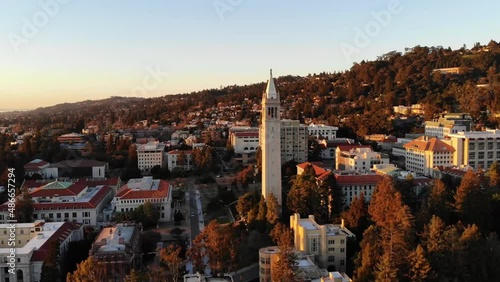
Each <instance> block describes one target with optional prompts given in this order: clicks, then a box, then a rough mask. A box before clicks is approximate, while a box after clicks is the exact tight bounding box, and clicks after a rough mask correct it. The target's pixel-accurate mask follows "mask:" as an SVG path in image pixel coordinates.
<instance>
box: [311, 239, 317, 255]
mask: <svg viewBox="0 0 500 282" xmlns="http://www.w3.org/2000/svg"><path fill="white" fill-rule="evenodd" d="M317 241H318V239H316V238H312V239H311V252H313V253H315V252H317V251H318V242H317Z"/></svg>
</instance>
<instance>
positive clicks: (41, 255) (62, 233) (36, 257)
mask: <svg viewBox="0 0 500 282" xmlns="http://www.w3.org/2000/svg"><path fill="white" fill-rule="evenodd" d="M80 228H82V224H80V223H76V222H65V223H63V225H61V227H59V229H57V231H56V232H54V234H52V236H50V238H49V239H47V241H45V243H43V245H42V246H41V247H40V248H38V249H37V250H35V251H33V255H32V256H31V261H45V259H46V258H47V255H48V252H49V250H50V245H51V243H52V242H54V241H56V240H58V241H59V242H63V241H64V240H66V238H68V236H69V235H70V234H71V232H73V231H74V230H78V229H80Z"/></svg>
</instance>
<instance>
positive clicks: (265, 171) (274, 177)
mask: <svg viewBox="0 0 500 282" xmlns="http://www.w3.org/2000/svg"><path fill="white" fill-rule="evenodd" d="M280 119H281V117H280V95H279V93H278V92H277V91H276V87H275V86H274V80H273V72H272V70H271V74H270V77H269V81H268V82H267V88H266V92H264V93H263V94H262V111H261V124H260V132H259V133H260V134H259V143H260V148H261V152H262V195H263V196H264V198H266V199H267V197H268V196H269V195H270V194H271V193H272V194H273V195H274V196H275V197H276V199H277V200H278V204H279V205H280V206H281V205H282V203H281V200H282V199H281V120H280Z"/></svg>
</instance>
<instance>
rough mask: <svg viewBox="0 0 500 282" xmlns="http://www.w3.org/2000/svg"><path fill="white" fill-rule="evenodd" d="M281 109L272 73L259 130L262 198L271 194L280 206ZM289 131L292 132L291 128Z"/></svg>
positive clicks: (263, 98) (264, 97)
mask: <svg viewBox="0 0 500 282" xmlns="http://www.w3.org/2000/svg"><path fill="white" fill-rule="evenodd" d="M280 108H281V104H280V95H279V93H278V92H277V91H276V87H275V86H274V79H273V74H272V72H271V74H270V77H269V81H268V82H267V87H266V91H265V92H264V93H263V94H262V110H261V124H260V128H259V135H260V138H259V141H260V147H261V149H262V196H264V198H266V199H267V198H268V197H269V195H270V194H273V195H274V197H276V200H277V202H278V204H279V205H281V204H282V202H281V197H282V195H281V163H282V162H283V160H282V158H283V151H282V150H283V147H282V146H283V145H282V144H283V139H282V138H283V128H282V127H281V120H280V118H281V117H280V116H281V114H280ZM289 129H290V131H291V128H289ZM280 136H281V138H280ZM306 149H307V140H306ZM285 151H286V149H285ZM280 154H281V155H280ZM306 154H307V150H306ZM292 158H293V156H292Z"/></svg>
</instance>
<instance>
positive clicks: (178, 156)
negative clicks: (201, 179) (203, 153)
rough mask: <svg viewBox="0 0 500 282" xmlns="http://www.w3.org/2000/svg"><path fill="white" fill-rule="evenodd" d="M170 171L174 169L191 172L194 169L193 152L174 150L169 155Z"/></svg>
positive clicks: (168, 164) (168, 165)
mask: <svg viewBox="0 0 500 282" xmlns="http://www.w3.org/2000/svg"><path fill="white" fill-rule="evenodd" d="M167 167H168V170H170V171H173V170H174V169H176V168H177V169H181V170H191V169H193V151H179V150H174V151H170V152H168V153H167Z"/></svg>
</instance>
